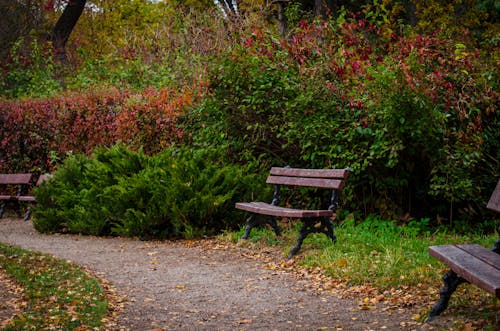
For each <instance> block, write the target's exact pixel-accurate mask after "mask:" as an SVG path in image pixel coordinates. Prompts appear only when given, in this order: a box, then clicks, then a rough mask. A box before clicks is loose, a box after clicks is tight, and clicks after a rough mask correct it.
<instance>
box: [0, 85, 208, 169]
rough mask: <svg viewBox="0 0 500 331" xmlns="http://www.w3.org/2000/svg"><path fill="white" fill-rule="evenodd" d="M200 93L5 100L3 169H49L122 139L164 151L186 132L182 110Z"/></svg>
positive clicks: (0, 106)
mask: <svg viewBox="0 0 500 331" xmlns="http://www.w3.org/2000/svg"><path fill="white" fill-rule="evenodd" d="M198 96H199V91H198V90H197V89H195V88H184V89H182V91H180V92H177V91H175V90H173V89H172V90H170V89H145V90H142V91H140V92H132V91H127V92H123V91H118V90H114V89H110V90H108V91H106V92H103V91H94V92H87V93H85V94H80V95H78V94H75V93H67V94H64V95H62V96H58V97H51V98H47V99H25V100H20V101H0V126H1V127H2V130H1V131H0V155H2V158H1V159H0V171H2V172H21V171H49V170H51V168H53V167H54V166H55V165H56V164H57V162H58V161H59V159H63V158H64V157H65V156H66V154H67V153H84V154H88V153H90V152H91V151H92V150H93V149H94V148H95V147H97V146H112V145H114V144H115V143H117V142H123V143H126V144H127V145H128V146H130V147H132V148H134V149H138V148H143V150H144V151H145V152H147V153H149V154H151V153H154V152H158V151H161V150H163V149H164V148H166V147H167V146H169V145H170V144H171V143H172V141H175V140H177V139H178V138H179V137H180V136H182V135H183V132H181V131H180V130H179V129H178V128H177V126H176V122H177V120H176V118H177V115H178V114H180V113H182V112H184V109H185V108H186V107H188V106H190V105H191V104H192V103H193V100H196V98H198ZM4 156H5V157H4Z"/></svg>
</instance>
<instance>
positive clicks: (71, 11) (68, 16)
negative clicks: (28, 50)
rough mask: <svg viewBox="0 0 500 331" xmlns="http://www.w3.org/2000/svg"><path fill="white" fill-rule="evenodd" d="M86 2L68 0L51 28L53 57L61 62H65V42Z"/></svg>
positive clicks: (83, 0)
mask: <svg viewBox="0 0 500 331" xmlns="http://www.w3.org/2000/svg"><path fill="white" fill-rule="evenodd" d="M86 3H87V0H68V4H67V5H66V7H65V8H64V11H63V13H62V14H61V17H59V20H58V21H57V23H56V25H55V26H54V29H52V34H51V39H52V47H53V48H54V52H55V59H56V60H58V61H60V62H62V63H66V62H67V56H66V42H67V41H68V38H69V36H70V34H71V32H72V31H73V28H74V27H75V25H76V22H78V19H79V18H80V16H81V15H82V12H83V9H84V8H85V4H86Z"/></svg>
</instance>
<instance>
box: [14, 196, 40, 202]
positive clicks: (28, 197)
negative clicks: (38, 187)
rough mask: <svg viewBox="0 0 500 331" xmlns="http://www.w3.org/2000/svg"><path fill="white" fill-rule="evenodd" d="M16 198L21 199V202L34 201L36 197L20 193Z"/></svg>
mask: <svg viewBox="0 0 500 331" xmlns="http://www.w3.org/2000/svg"><path fill="white" fill-rule="evenodd" d="M17 200H19V201H23V202H35V201H36V198H35V197H34V196H31V195H20V196H18V197H17Z"/></svg>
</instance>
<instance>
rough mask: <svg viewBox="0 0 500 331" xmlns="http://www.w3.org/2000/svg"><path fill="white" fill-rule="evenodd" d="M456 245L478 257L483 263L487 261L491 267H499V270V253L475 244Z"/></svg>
mask: <svg viewBox="0 0 500 331" xmlns="http://www.w3.org/2000/svg"><path fill="white" fill-rule="evenodd" d="M456 246H457V247H458V248H460V249H461V250H464V251H466V252H467V253H469V254H471V255H473V256H475V257H477V258H478V259H480V260H483V261H484V262H485V263H488V264H489V265H491V266H492V267H494V268H496V269H499V272H500V254H497V253H494V252H492V251H490V250H488V249H486V248H484V247H483V246H481V245H477V244H459V245H456Z"/></svg>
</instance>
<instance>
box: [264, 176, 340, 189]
mask: <svg viewBox="0 0 500 331" xmlns="http://www.w3.org/2000/svg"><path fill="white" fill-rule="evenodd" d="M266 183H267V184H278V185H295V186H306V187H318V188H325V189H335V190H338V189H342V188H343V187H344V181H343V180H339V179H328V178H303V177H288V176H273V175H271V176H269V177H267V180H266Z"/></svg>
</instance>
